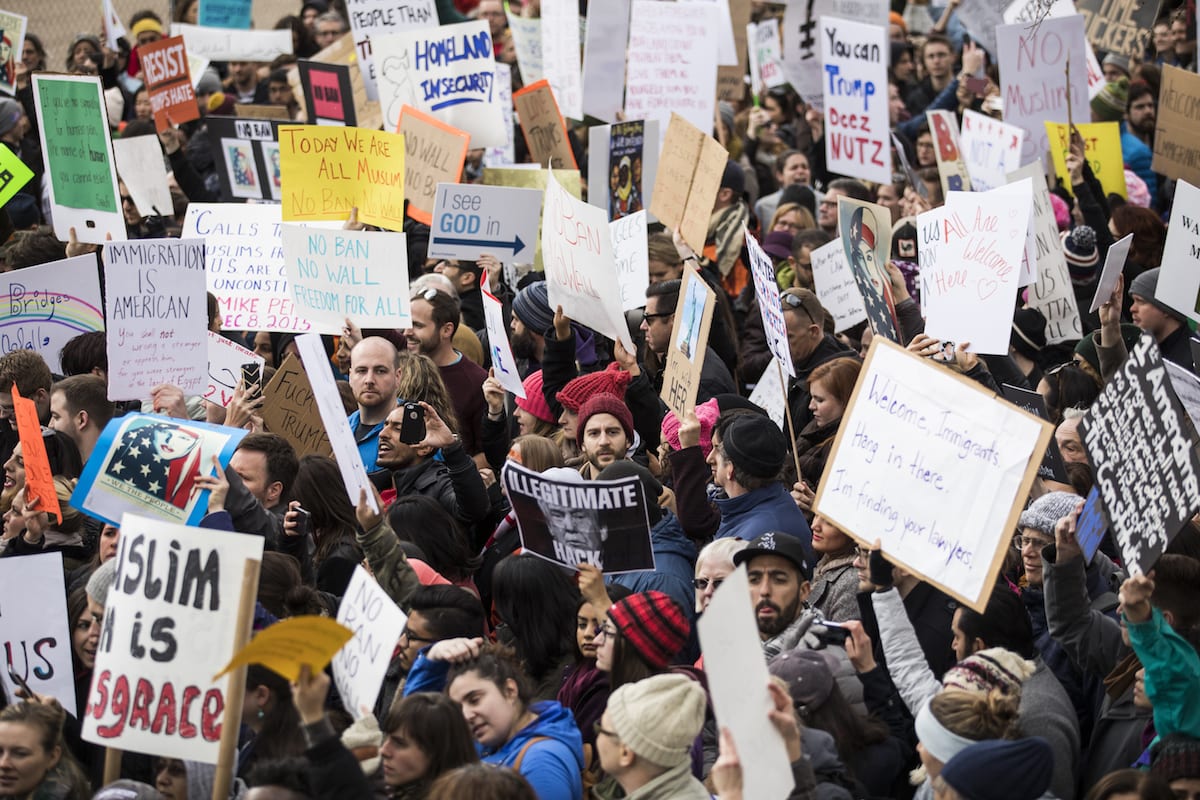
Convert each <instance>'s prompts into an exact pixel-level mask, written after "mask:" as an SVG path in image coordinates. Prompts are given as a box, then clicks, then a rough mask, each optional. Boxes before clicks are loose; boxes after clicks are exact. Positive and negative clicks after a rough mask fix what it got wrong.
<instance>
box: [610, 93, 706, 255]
mask: <svg viewBox="0 0 1200 800" xmlns="http://www.w3.org/2000/svg"><path fill="white" fill-rule="evenodd" d="M610 146H611V145H610ZM728 162H729V153H728V151H726V150H725V148H724V147H722V146H721V143H720V142H718V141H717V140H716V139H714V138H712V137H711V136H709V135H707V134H705V133H704V132H703V131H702V130H700V129H699V128H697V127H695V126H694V125H692V124H691V122H689V121H688V120H687V119H685V118H684V117H682V116H680V115H679V114H675V113H672V114H671V122H670V124H669V125H668V126H667V134H666V138H665V139H664V140H663V146H662V152H661V153H659V157H658V172H657V174H656V175H655V177H654V191H653V193H652V194H651V195H650V213H651V214H653V215H654V216H656V217H658V218H659V219H660V220H661V221H662V223H663V225H665V226H666V228H667V230H676V229H677V230H678V231H679V234H680V236H682V237H683V240H684V241H685V242H687V244H688V246H689V247H691V248H692V249H693V250H695V251H696V252H701V251H703V250H704V242H705V241H706V239H707V237H708V223H709V220H710V218H711V216H712V210H713V205H714V203H715V202H716V199H717V192H719V191H720V189H721V178H722V177H723V176H724V174H725V165H726V164H727V163H728ZM609 171H610V172H611V171H612V168H611V166H610V168H609Z"/></svg>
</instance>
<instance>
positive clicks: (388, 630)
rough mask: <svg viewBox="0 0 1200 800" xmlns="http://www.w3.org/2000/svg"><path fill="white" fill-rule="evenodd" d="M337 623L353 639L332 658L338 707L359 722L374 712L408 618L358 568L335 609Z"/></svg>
mask: <svg viewBox="0 0 1200 800" xmlns="http://www.w3.org/2000/svg"><path fill="white" fill-rule="evenodd" d="M337 621H338V624H340V625H341V626H342V627H344V628H346V629H347V630H349V631H351V632H352V633H353V637H352V638H351V639H350V641H348V642H346V644H345V646H344V647H342V648H341V649H340V650H338V651H337V653H335V654H334V656H333V681H334V684H335V685H336V686H337V690H338V696H339V697H341V698H342V706H343V707H345V708H346V709H347V710H348V711H349V712H350V713H351V714H353V715H354V718H355V719H362V718H363V717H366V716H370V714H371V710H372V709H373V708H375V701H376V700H377V699H378V698H379V689H380V687H381V686H382V685H383V679H384V676H385V675H386V674H387V668H388V665H389V664H391V661H392V651H393V650H394V649H395V647H396V643H397V642H398V641H400V634H401V633H403V632H404V626H405V625H406V624H407V623H408V615H407V614H405V613H404V612H403V611H401V610H400V608H399V607H398V606H397V605H396V604H395V603H393V602H392V599H391V598H390V597H388V596H387V592H385V591H383V589H382V588H380V586H379V584H378V583H376V582H375V579H374V578H373V577H371V575H370V573H368V572H367V571H366V570H365V569H363V568H362V567H361V566H359V567H355V568H354V574H353V575H352V576H351V577H350V584H349V585H348V586H347V587H346V594H345V596H344V597H343V598H342V602H341V604H340V605H339V606H338V614H337Z"/></svg>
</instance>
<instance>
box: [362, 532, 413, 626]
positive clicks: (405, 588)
mask: <svg viewBox="0 0 1200 800" xmlns="http://www.w3.org/2000/svg"><path fill="white" fill-rule="evenodd" d="M356 536H357V538H358V546H359V547H361V548H362V551H363V553H364V554H365V555H366V557H367V563H368V564H369V565H370V566H371V572H373V573H375V580H376V581H377V582H378V583H379V585H380V586H381V587H382V588H383V591H385V592H386V593H387V596H388V597H390V598H391V599H392V602H393V603H395V604H396V605H398V606H400V608H401V609H403V610H404V612H405V613H408V608H409V601H410V600H412V596H413V594H414V593H416V591H417V589H419V588H421V580H420V578H418V577H417V573H416V572H415V571H414V570H413V568H412V565H411V564H409V563H408V559H407V558H406V557H405V556H404V550H403V549H401V547H400V540H399V539H398V538H397V537H396V532H395V531H393V530H392V526H391V525H389V524H388V521H387V517H383V518H381V519H380V521H379V524H378V525H376V526H375V527H374V528H372V529H371V530H369V531H367V532H366V533H363V532H362V531H359V532H358V533H357V534H356Z"/></svg>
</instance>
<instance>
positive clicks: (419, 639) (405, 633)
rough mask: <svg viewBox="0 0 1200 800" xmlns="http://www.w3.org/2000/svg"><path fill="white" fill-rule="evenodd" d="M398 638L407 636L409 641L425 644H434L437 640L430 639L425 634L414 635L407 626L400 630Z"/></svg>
mask: <svg viewBox="0 0 1200 800" xmlns="http://www.w3.org/2000/svg"><path fill="white" fill-rule="evenodd" d="M400 638H401V639H404V638H407V639H408V640H409V641H410V642H424V643H425V644H434V643H435V642H437V641H438V640H437V639H430V638H428V637H425V636H414V635H413V633H412V632H411V631H409V630H408V629H407V628H405V629H404V630H403V631H401V633H400Z"/></svg>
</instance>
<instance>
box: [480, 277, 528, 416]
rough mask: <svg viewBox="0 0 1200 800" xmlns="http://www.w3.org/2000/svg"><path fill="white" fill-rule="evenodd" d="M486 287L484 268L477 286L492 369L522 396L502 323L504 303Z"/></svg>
mask: <svg viewBox="0 0 1200 800" xmlns="http://www.w3.org/2000/svg"><path fill="white" fill-rule="evenodd" d="M487 287H488V281H487V271H486V270H485V271H484V273H483V274H482V275H481V276H480V278H479V288H480V291H481V292H482V294H483V316H484V323H485V324H486V326H487V342H488V347H489V349H490V350H491V353H490V355H491V357H492V371H493V374H495V376H496V380H498V381H500V385H501V386H503V387H504V388H505V389H506V390H507V391H510V392H512V393H513V394H515V395H516V396H517V397H522V398H523V397H525V384H524V383H523V382H522V380H521V373H520V371H519V370H518V369H517V360H516V359H515V358H514V357H513V353H512V344H511V343H510V342H509V341H508V326H507V325H505V324H504V305H503V304H502V303H501V302H500V298H498V297H496V296H495V295H494V294H492V293H491V292H489V291H488V288H487Z"/></svg>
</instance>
